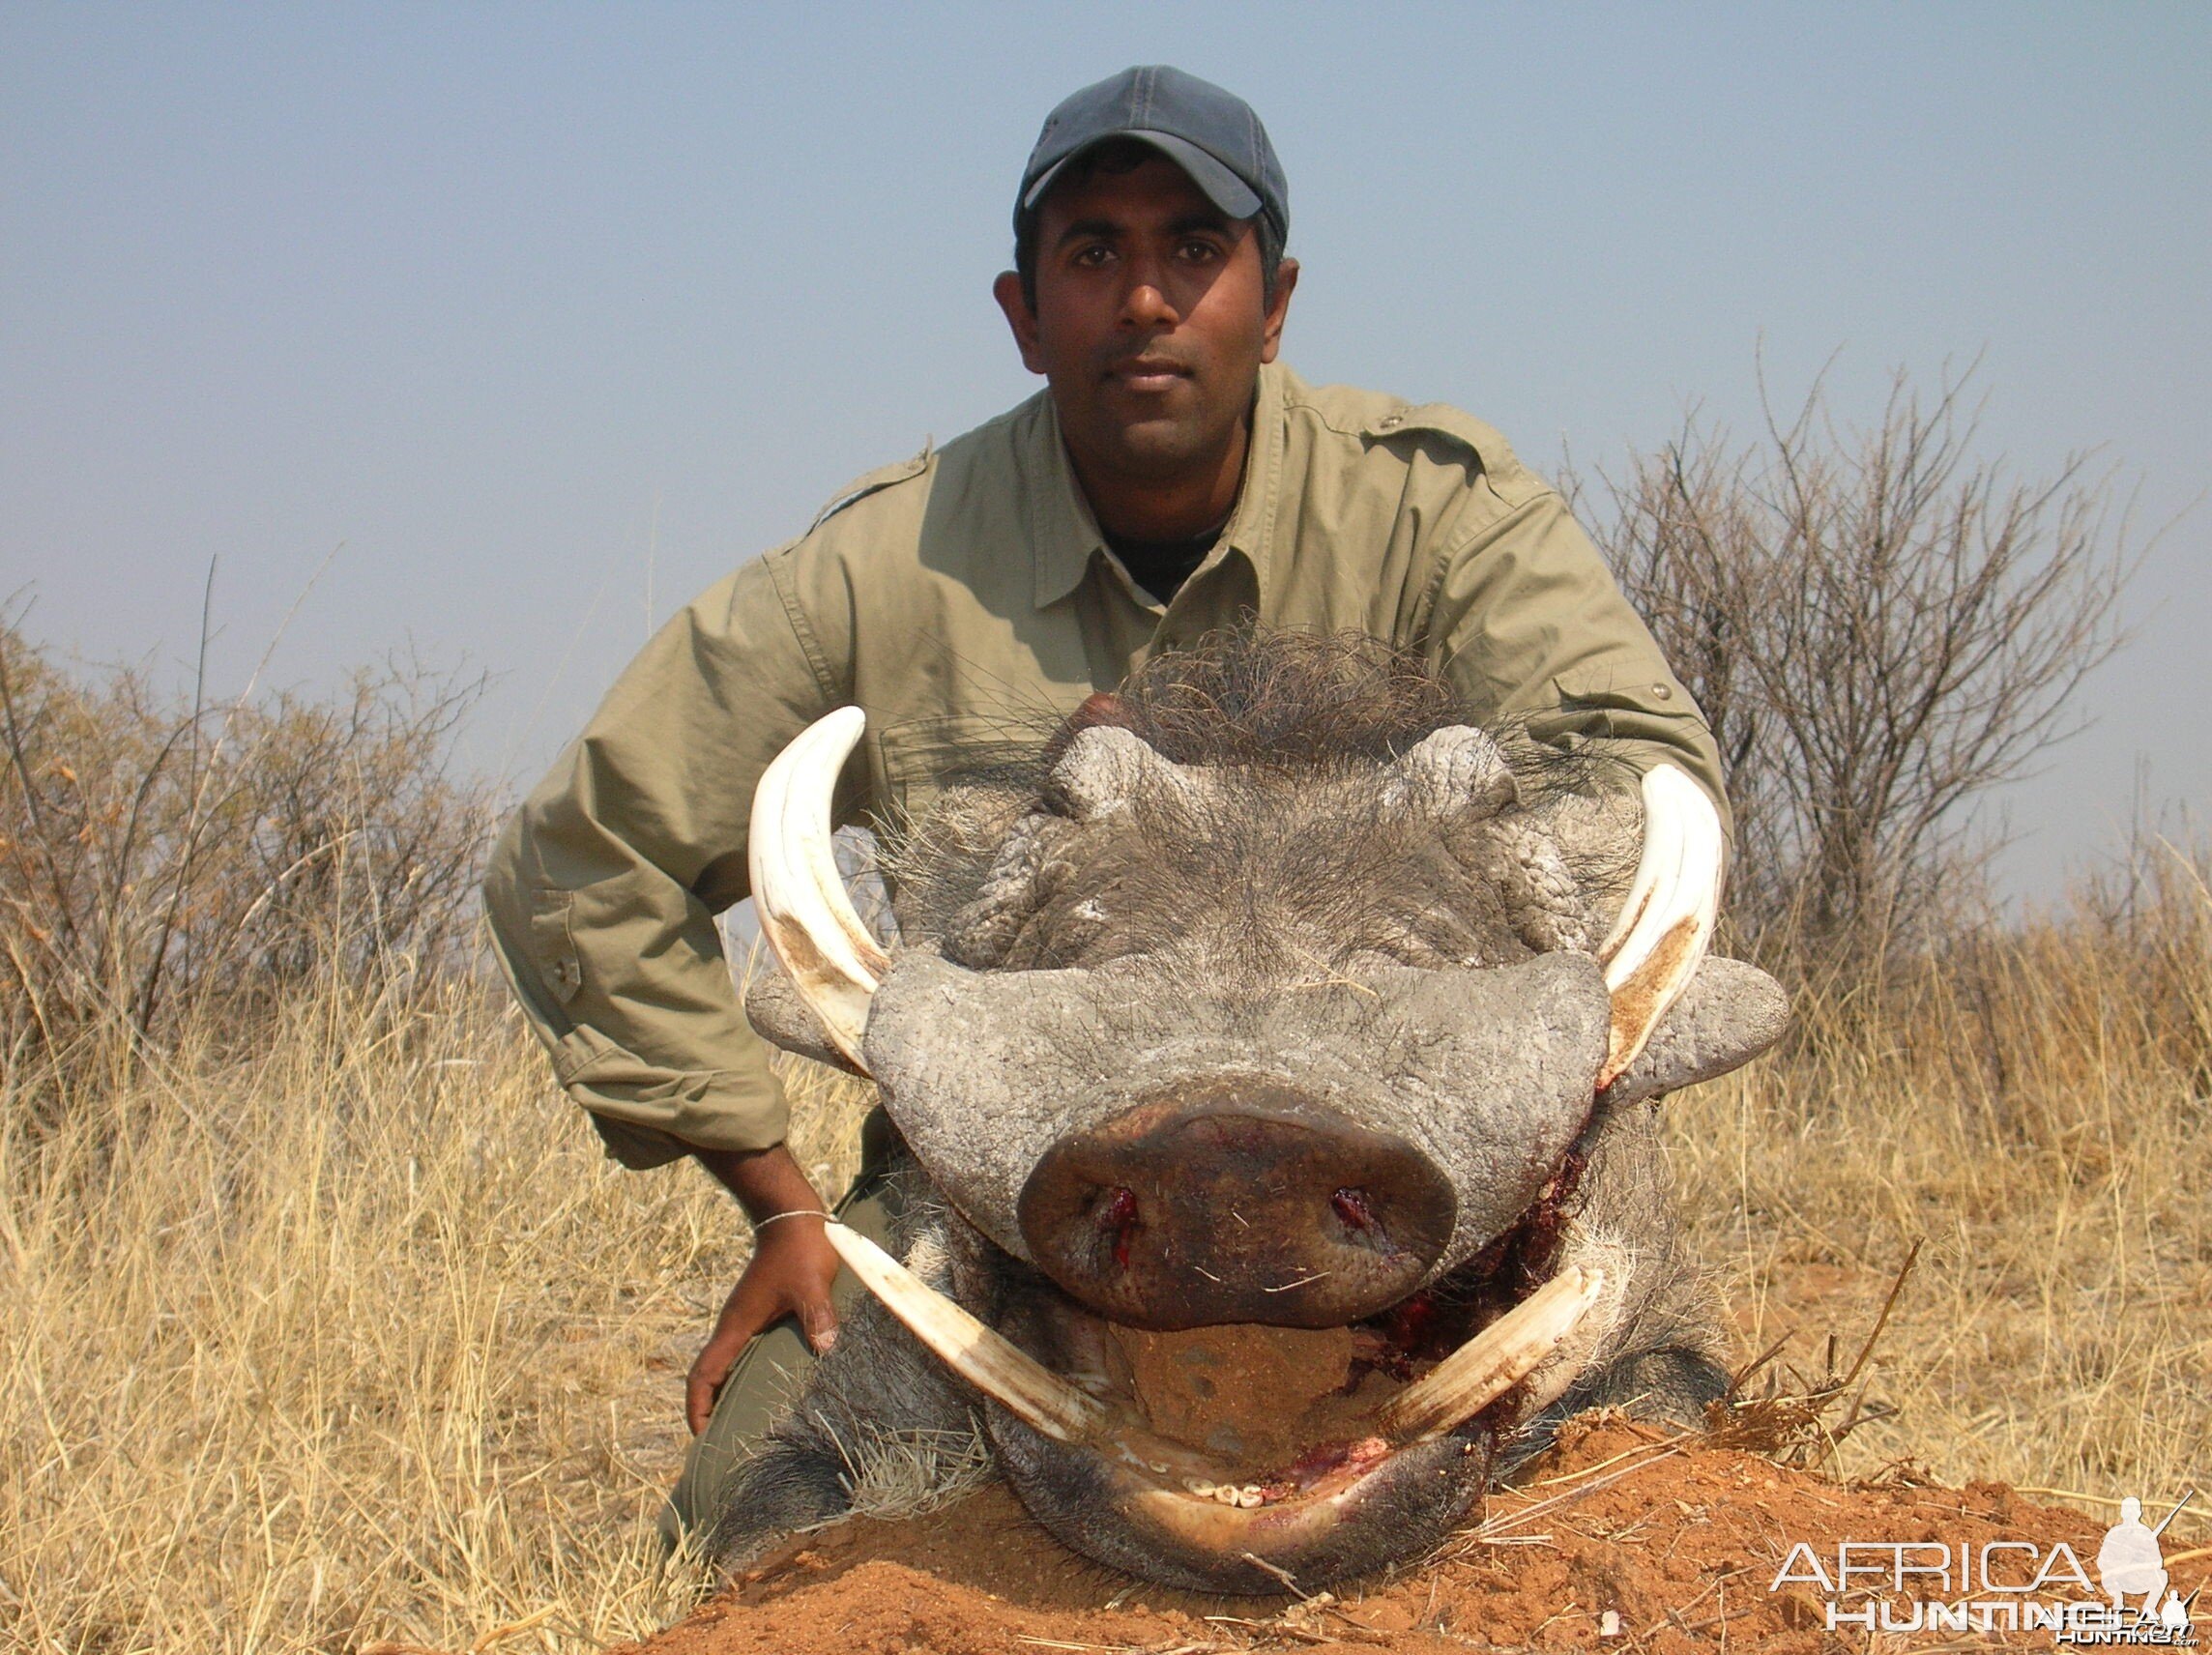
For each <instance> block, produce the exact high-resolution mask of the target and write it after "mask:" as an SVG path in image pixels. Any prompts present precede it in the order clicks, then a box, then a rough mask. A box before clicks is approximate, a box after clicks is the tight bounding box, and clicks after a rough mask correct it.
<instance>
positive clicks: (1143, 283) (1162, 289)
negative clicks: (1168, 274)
mask: <svg viewBox="0 0 2212 1655" xmlns="http://www.w3.org/2000/svg"><path fill="white" fill-rule="evenodd" d="M1121 318H1122V320H1123V321H1125V322H1127V323H1129V324H1130V325H1131V326H1133V327H1139V328H1156V327H1160V326H1163V325H1164V326H1167V327H1173V326H1175V324H1176V323H1177V322H1178V321H1179V320H1180V318H1179V316H1178V315H1177V313H1176V307H1175V306H1174V305H1172V304H1170V303H1169V301H1168V296H1167V289H1166V286H1165V284H1164V283H1163V282H1162V280H1161V279H1160V276H1159V273H1158V272H1156V271H1153V270H1150V269H1147V268H1144V267H1139V268H1138V269H1135V270H1132V271H1131V272H1130V273H1129V286H1128V290H1127V291H1126V292H1125V293H1123V294H1122V296H1121Z"/></svg>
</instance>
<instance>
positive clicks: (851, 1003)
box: [745, 707, 890, 1073]
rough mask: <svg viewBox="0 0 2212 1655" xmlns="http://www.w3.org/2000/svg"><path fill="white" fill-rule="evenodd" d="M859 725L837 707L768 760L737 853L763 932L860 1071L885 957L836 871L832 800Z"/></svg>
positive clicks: (858, 718) (863, 718)
mask: <svg viewBox="0 0 2212 1655" xmlns="http://www.w3.org/2000/svg"><path fill="white" fill-rule="evenodd" d="M867 722H868V716H867V714H866V713H864V712H862V711H860V710H859V708H858V707H840V708H839V709H838V710H837V711H834V712H832V713H830V714H829V715H828V716H827V717H824V718H818V719H816V720H815V721H814V722H813V723H812V724H809V725H808V726H807V727H806V728H805V729H804V730H801V731H800V733H799V735H798V737H797V738H796V739H795V740H793V741H792V743H791V744H790V745H789V746H787V747H785V748H784V749H783V751H782V752H780V753H778V754H777V755H776V756H775V760H774V762H773V763H772V764H771V765H770V766H769V767H768V769H766V770H764V771H762V772H761V778H760V785H759V787H758V788H756V789H755V790H754V793H753V814H752V832H751V839H750V843H749V845H748V846H747V849H746V855H745V860H746V863H747V865H748V867H749V868H750V870H751V873H752V884H753V904H754V906H755V907H756V908H758V909H759V911H760V926H761V935H762V936H763V937H765V938H767V939H768V945H769V948H770V950H771V952H773V953H774V955H775V957H776V959H777V961H778V962H779V963H780V964H781V965H782V967H783V969H784V971H785V972H787V973H790V976H791V980H792V983H793V984H794V986H796V987H797V988H798V990H799V993H800V998H801V999H802V1000H804V1001H805V1002H806V1006H807V1009H808V1010H810V1011H811V1012H813V1013H814V1016H815V1019H816V1021H818V1022H819V1023H820V1024H821V1025H822V1028H823V1031H824V1032H825V1033H827V1034H828V1035H829V1040H830V1043H831V1044H832V1045H834V1046H835V1047H836V1048H837V1050H838V1051H840V1052H842V1053H844V1054H845V1056H846V1057H848V1058H850V1059H851V1060H853V1063H854V1064H855V1066H857V1067H859V1069H860V1070H861V1071H862V1072H863V1073H864V1072H865V1071H866V1068H867V1065H866V1064H865V1063H864V1062H862V1061H861V1059H860V1035H861V1033H862V1032H863V1031H865V1030H866V1029H867V1026H868V1002H869V1001H870V1000H871V999H873V998H874V996H875V992H876V984H877V983H879V982H880V981H882V980H883V974H884V973H885V971H886V970H888V967H889V965H890V958H889V956H888V955H887V954H886V953H885V952H884V951H883V948H882V947H881V946H880V945H879V944H877V942H876V940H875V938H874V937H872V936H870V935H869V933H868V928H867V926H865V925H863V924H862V923H861V922H860V916H859V915H858V914H856V913H854V912H853V899H852V898H851V897H850V896H848V895H847V894H846V892H845V882H844V880H843V879H842V878H841V877H840V876H839V875H838V872H837V853H836V845H835V839H834V834H835V832H836V829H835V828H834V827H832V826H831V824H830V821H829V798H830V793H831V791H832V790H833V789H834V788H835V787H836V785H837V772H838V771H839V770H840V769H843V768H844V764H845V759H846V756H847V755H848V754H850V753H851V752H852V750H853V745H854V743H855V742H857V741H858V740H859V739H860V732H861V731H862V730H863V729H865V728H866V727H867Z"/></svg>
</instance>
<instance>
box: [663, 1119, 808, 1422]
mask: <svg viewBox="0 0 2212 1655" xmlns="http://www.w3.org/2000/svg"><path fill="white" fill-rule="evenodd" d="M697 1158H698V1161H699V1164H700V1165H701V1166H703V1167H705V1168H706V1169H707V1171H709V1172H710V1173H712V1174H713V1175H714V1177H715V1178H716V1180H717V1181H719V1182H720V1184H721V1185H722V1187H723V1188H724V1189H726V1190H728V1191H729V1192H730V1193H731V1194H732V1195H734V1196H736V1197H737V1198H738V1203H739V1205H742V1207H743V1208H744V1209H745V1216H746V1217H747V1218H749V1219H751V1220H752V1223H753V1256H752V1261H751V1262H750V1263H747V1264H746V1265H745V1270H744V1274H743V1275H742V1276H740V1277H739V1278H738V1285H737V1286H736V1287H734V1288H732V1289H731V1290H730V1296H729V1297H728V1298H727V1299H726V1300H724V1301H723V1304H722V1313H721V1315H720V1316H719V1317H717V1318H716V1319H715V1321H714V1330H713V1332H712V1333H711V1334H709V1335H708V1336H707V1343H706V1344H705V1346H703V1347H702V1348H701V1349H700V1351H699V1354H698V1357H697V1359H696V1360H694V1361H693V1362H692V1364H691V1371H690V1373H689V1374H687V1375H686V1376H685V1377H684V1423H685V1424H687V1425H689V1426H690V1427H691V1434H692V1435H693V1436H694V1437H695V1436H697V1435H698V1434H699V1433H700V1432H702V1431H704V1430H706V1429H707V1421H708V1420H709V1419H711V1418H713V1413H714V1398H715V1397H716V1396H717V1395H718V1394H719V1393H720V1391H721V1388H722V1381H723V1380H724V1379H728V1378H729V1376H730V1368H731V1366H732V1365H733V1364H734V1363H735V1362H736V1361H737V1359H738V1355H739V1353H740V1352H741V1351H742V1350H744V1348H745V1347H746V1345H748V1344H750V1343H751V1341H752V1338H753V1336H754V1335H755V1334H757V1333H760V1332H763V1331H764V1330H766V1329H767V1328H768V1327H770V1326H771V1325H773V1324H774V1323H775V1322H777V1321H781V1320H782V1319H783V1318H784V1317H786V1316H791V1317H796V1318H798V1321H799V1325H800V1331H802V1332H803V1333H804V1334H805V1335H806V1342H807V1344H808V1345H810V1346H812V1347H813V1349H814V1352H815V1354H816V1355H827V1354H828V1353H829V1348H830V1347H831V1346H832V1345H834V1344H835V1343H836V1342H837V1312H836V1309H835V1307H834V1306H833V1305H832V1304H831V1303H830V1302H829V1285H830V1283H832V1282H833V1281H835V1280H836V1277H837V1254H836V1250H835V1249H834V1248H832V1247H831V1246H830V1245H829V1237H828V1236H827V1235H826V1234H824V1232H823V1229H822V1224H823V1218H824V1215H825V1208H824V1207H823V1205H822V1198H821V1197H820V1196H819V1195H818V1194H816V1193H815V1189H814V1186H813V1184H812V1183H810V1182H809V1181H808V1180H807V1176H806V1175H805V1174H804V1173H802V1172H800V1170H799V1163H798V1162H797V1161H795V1160H793V1159H792V1158H791V1151H790V1150H789V1149H787V1148H786V1147H783V1146H782V1145H780V1144H778V1145H777V1146H776V1147H774V1148H772V1149H753V1150H731V1149H701V1150H699V1151H698V1152H697Z"/></svg>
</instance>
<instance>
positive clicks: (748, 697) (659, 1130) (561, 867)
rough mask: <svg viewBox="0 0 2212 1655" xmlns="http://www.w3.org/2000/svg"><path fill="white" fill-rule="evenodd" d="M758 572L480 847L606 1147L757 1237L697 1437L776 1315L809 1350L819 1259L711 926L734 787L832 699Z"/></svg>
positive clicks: (500, 935)
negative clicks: (690, 1190)
mask: <svg viewBox="0 0 2212 1655" xmlns="http://www.w3.org/2000/svg"><path fill="white" fill-rule="evenodd" d="M799 626H800V620H799V618H798V617H797V616H796V614H795V613H794V612H793V611H792V610H791V608H790V607H789V606H788V605H787V604H786V603H785V602H784V600H783V597H782V595H780V593H779V592H778V590H777V588H776V586H775V583H774V580H773V578H772V574H771V570H770V568H769V567H768V566H767V564H766V561H765V560H764V561H763V562H761V563H756V564H753V565H749V566H747V567H745V568H744V569H742V570H740V571H739V572H738V573H737V574H736V575H734V576H732V577H731V578H730V579H728V580H726V581H724V582H722V583H721V584H720V585H719V586H717V587H715V588H713V590H712V591H710V592H709V593H708V594H706V595H704V596H703V597H701V598H700V599H699V600H698V601H697V602H695V603H693V604H692V605H690V606H689V608H687V609H686V610H684V612H683V613H682V614H680V615H679V616H677V617H676V618H675V619H674V620H673V621H671V622H670V623H669V624H668V625H667V626H666V627H664V628H663V629H662V631H661V632H660V633H659V635H658V636H656V637H655V639H654V640H653V641H652V642H651V643H650V644H649V645H648V646H647V648H646V650H645V651H644V652H643V653H641V654H640V655H639V656H638V658H637V659H636V660H635V661H634V662H632V663H631V665H630V666H629V667H628V668H627V669H626V671H625V672H624V674H623V676H622V678H621V679H620V680H619V681H618V682H617V683H616V684H615V686H614V688H613V689H612V690H611V691H610V692H609V694H608V696H607V698H606V700H605V702H604V703H603V704H602V705H601V706H600V708H599V710H598V711H597V713H596V714H595V715H594V716H593V719H592V721H591V723H590V725H589V726H588V727H587V728H586V729H585V731H584V734H583V735H582V737H581V738H579V739H578V740H577V741H576V742H575V743H574V744H573V745H572V746H571V747H570V748H569V749H568V751H567V752H566V753H564V754H563V755H562V757H561V759H560V761H559V762H558V763H557V764H556V765H555V766H554V768H553V769H552V771H551V772H550V773H549V774H548V775H547V776H546V778H545V779H544V781H543V782H541V783H540V784H539V785H538V788H537V789H536V790H535V791H534V792H533V793H532V795H531V797H530V798H529V800H528V801H527V802H526V803H525V804H524V806H523V808H522V809H521V811H519V812H518V813H517V815H516V816H515V818H514V820H513V821H512V822H510V823H509V826H508V827H507V830H506V832H505V833H503V834H502V836H501V838H500V842H499V845H498V847H497V848H496V850H495V851H494V854H493V857H492V862H491V867H490V869H489V873H488V876H487V878H486V882H485V887H484V895H485V908H486V911H487V913H488V915H489V917H490V921H491V931H492V936H493V939H494V943H495V945H496V947H497V950H498V953H499V956H500V959H501V962H502V964H503V966H504V968H505V969H506V972H507V973H508V976H509V981H510V982H511V983H512V984H513V987H514V991H515V995H516V998H517V1000H518V1001H519V1002H520V1003H521V1006H522V1008H523V1011H524V1014H525V1016H526V1017H527V1019H528V1020H529V1022H530V1024H531V1025H532V1027H533V1028H534V1029H535V1030H536V1031H537V1032H538V1036H539V1038H540V1039H542V1040H543V1041H544V1043H545V1046H546V1049H547V1051H548V1052H549V1054H550V1055H551V1057H552V1060H553V1066H554V1071H555V1073H556V1075H557V1076H558V1077H559V1079H560V1081H561V1083H562V1084H563V1086H564V1087H566V1088H567V1089H568V1092H569V1094H570V1095H571V1096H572V1097H574V1098H575V1099H576V1101H577V1102H578V1103H580V1104H582V1105H583V1106H584V1107H585V1108H586V1109H587V1110H588V1111H590V1112H591V1115H592V1118H593V1121H594V1124H595V1125H597V1127H598V1128H599V1130H600V1133H601V1135H602V1136H603V1137H604V1139H605V1140H606V1143H607V1146H608V1149H609V1152H610V1153H612V1154H613V1155H615V1156H616V1157H617V1158H618V1159H620V1160H622V1161H623V1162H625V1163H626V1165H629V1166H632V1167H649V1166H655V1165H659V1164H662V1163H664V1162H667V1161H670V1160H675V1159H679V1158H682V1157H684V1156H687V1155H688V1156H691V1157H693V1158H696V1159H697V1160H699V1161H700V1163H701V1164H702V1165H703V1166H705V1167H706V1169H707V1170H708V1171H709V1172H710V1173H711V1174H713V1176H714V1177H715V1178H716V1179H717V1180H719V1181H720V1182H721V1183H722V1184H723V1185H724V1187H726V1188H727V1189H729V1190H730V1192H731V1193H732V1194H733V1195H735V1196H736V1197H737V1199H738V1200H739V1202H740V1203H741V1205H743V1207H744V1209H745V1211H746V1213H747V1215H748V1216H749V1217H750V1218H751V1219H752V1220H753V1223H754V1225H755V1227H756V1246H755V1249H754V1255H753V1259H752V1261H751V1263H749V1264H748V1265H747V1266H746V1269H745V1271H744V1274H743V1275H742V1277H741V1279H740V1280H739V1282H738V1285H737V1286H736V1288H735V1289H733V1290H732V1292H731V1293H730V1295H729V1299H728V1301H727V1302H726V1303H725V1304H724V1306H723V1309H722V1313H721V1316H720V1318H719V1320H718V1321H717V1322H716V1325H715V1328H714V1331H713V1335H712V1336H711V1337H710V1338H709V1340H708V1342H707V1346H706V1348H705V1349H704V1350H702V1351H701V1352H700V1356H699V1359H698V1361H697V1362H696V1363H695V1364H694V1365H693V1367H692V1370H691V1374H690V1378H689V1382H688V1384H687V1387H686V1397H685V1413H686V1416H687V1417H688V1418H689V1419H690V1420H691V1422H692V1425H693V1428H694V1429H697V1428H698V1427H699V1426H700V1425H701V1424H702V1423H703V1422H704V1419H705V1416H706V1414H707V1413H708V1412H709V1411H711V1410H712V1408H713V1396H714V1392H715V1390H716V1389H717V1388H718V1387H719V1385H720V1383H721V1381H722V1379H724V1377H725V1376H726V1375H727V1374H728V1371H729V1368H730V1364H731V1362H732V1361H734V1359H735V1358H736V1356H737V1354H738V1352H739V1351H740V1350H742V1349H743V1347H744V1345H745V1343H746V1342H747V1341H748V1340H749V1339H750V1338H751V1337H752V1336H753V1335H754V1334H755V1333H757V1332H759V1331H760V1330H761V1329H762V1328H764V1327H766V1326H767V1325H768V1324H770V1323H771V1322H772V1321H776V1320H777V1319H779V1318H780V1317H782V1316H785V1315H794V1316H796V1317H798V1319H799V1321H800V1325H801V1326H802V1328H803V1329H804V1330H805V1332H806V1334H807V1337H808V1339H809V1340H810V1342H812V1343H813V1344H814V1345H815V1346H816V1348H817V1349H824V1348H826V1347H827V1344H828V1342H829V1340H830V1339H831V1338H833V1337H834V1329H835V1325H836V1317H835V1313H834V1312H833V1311H832V1310H831V1309H830V1305H829V1282H830V1280H831V1278H832V1277H834V1275H835V1274H836V1268H837V1261H836V1256H835V1254H834V1253H833V1252H832V1251H831V1249H830V1247H829V1242H828V1240H827V1238H826V1237H825V1235H824V1234H823V1230H822V1222H821V1220H820V1218H818V1217H810V1216H791V1217H786V1216H785V1215H787V1214H818V1213H820V1212H821V1211H822V1209H823V1203H822V1200H821V1197H820V1195H819V1194H818V1192H816V1191H815V1190H814V1189H813V1187H812V1186H811V1185H810V1184H809V1183H808V1182H807V1179H806V1177H805V1176H804V1174H803V1173H801V1172H800V1169H799V1167H798V1165H797V1164H796V1163H795V1162H794V1161H793V1160H792V1158H791V1155H790V1153H789V1152H788V1150H786V1149H785V1148H784V1147H782V1141H783V1137H784V1131H785V1125H786V1119H787V1112H786V1109H785V1105H784V1099H783V1093H782V1089H781V1087H780V1086H779V1085H778V1083H777V1081H776V1079H775V1076H774V1075H773V1073H772V1072H771V1070H770V1067H769V1060H768V1052H767V1049H766V1047H765V1046H764V1044H763V1042H762V1041H761V1040H760V1038H759V1037H758V1036H757V1035H756V1034H754V1033H753V1031H751V1029H750V1028H749V1027H748V1026H747V1025H746V1022H745V1019H744V1013H743V1010H742V1007H741V1005H740V1004H739V1001H738V996H737V993H736V990H735V988H734V986H733V984H732V982H731V979H730V973H729V968H728V965H727V963H726V961H725V960H724V958H723V955H722V950H721V941H720V935H719V931H718V929H717V927H716V924H715V919H714V915H716V914H717V913H719V912H720V911H721V910H722V909H724V908H727V907H728V906H729V905H730V904H731V903H733V902H736V901H737V900H739V899H740V898H741V897H742V896H744V895H745V894H746V893H747V886H746V880H745V849H746V836H747V835H746V828H747V820H746V819H747V817H748V816H749V814H750V809H751V801H752V795H753V789H754V786H755V784H756V783H757V781H758V780H759V777H760V773H761V771H762V770H763V769H766V767H767V765H768V764H769V762H770V761H771V759H773V757H774V756H775V754H776V753H777V752H779V751H781V750H782V747H783V745H784V743H785V742H787V741H788V740H790V739H791V738H792V737H793V736H795V735H797V734H798V733H799V731H800V730H801V729H803V728H804V727H805V726H806V725H807V724H808V723H810V722H811V721H812V720H813V719H814V718H816V717H817V716H819V715H820V714H821V713H822V712H823V711H826V710H827V709H828V707H829V705H831V704H832V700H831V698H832V695H833V694H835V693H836V692H837V686H836V685H835V684H833V683H831V682H828V677H829V675H828V674H827V673H826V672H825V671H824V670H823V663H824V662H825V661H826V659H827V656H826V654H825V653H824V652H823V650H822V649H821V646H820V643H819V640H817V639H812V638H809V637H806V636H802V635H801V634H800V631H799V630H798V628H799Z"/></svg>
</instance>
